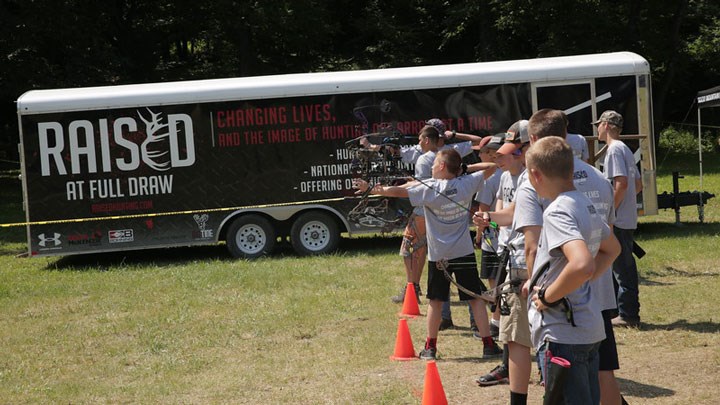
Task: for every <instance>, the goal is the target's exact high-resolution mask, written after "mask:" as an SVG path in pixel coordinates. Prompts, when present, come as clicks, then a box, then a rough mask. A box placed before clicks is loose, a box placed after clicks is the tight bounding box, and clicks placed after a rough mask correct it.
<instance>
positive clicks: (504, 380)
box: [475, 364, 510, 387]
mask: <svg viewBox="0 0 720 405" xmlns="http://www.w3.org/2000/svg"><path fill="white" fill-rule="evenodd" d="M508 376H509V372H508V369H507V368H506V367H505V365H503V364H501V365H499V366H497V367H495V368H494V369H492V371H490V372H489V373H487V374H485V375H483V376H480V377H478V378H477V379H476V380H475V382H477V383H478V385H479V386H481V387H489V386H491V385H498V384H508V383H509V382H510V380H509V379H508Z"/></svg>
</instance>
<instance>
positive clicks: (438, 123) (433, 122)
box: [425, 118, 445, 138]
mask: <svg viewBox="0 0 720 405" xmlns="http://www.w3.org/2000/svg"><path fill="white" fill-rule="evenodd" d="M425 125H430V126H433V127H435V129H437V131H438V133H439V134H440V138H444V137H445V123H444V122H442V120H441V119H440V118H431V119H429V120H427V121H425Z"/></svg>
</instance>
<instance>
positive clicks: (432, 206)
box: [408, 171, 484, 262]
mask: <svg viewBox="0 0 720 405" xmlns="http://www.w3.org/2000/svg"><path fill="white" fill-rule="evenodd" d="M483 181H484V177H483V172H481V171H480V172H475V173H471V174H468V175H466V176H460V177H456V178H454V179H450V180H441V179H428V180H425V181H424V183H425V184H417V185H414V186H411V187H409V188H408V197H409V198H410V203H411V204H412V205H414V206H424V207H425V227H426V229H427V244H428V260H430V261H433V262H436V261H438V260H441V259H455V258H458V257H463V256H467V255H469V254H472V253H473V242H472V238H471V237H470V226H469V224H468V209H470V204H471V202H472V199H473V196H474V195H475V193H476V192H477V191H478V188H479V187H480V185H481V184H482V182H483Z"/></svg>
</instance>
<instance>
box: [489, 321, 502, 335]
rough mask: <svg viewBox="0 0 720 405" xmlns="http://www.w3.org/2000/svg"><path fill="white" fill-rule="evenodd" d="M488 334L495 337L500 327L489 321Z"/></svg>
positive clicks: (498, 333)
mask: <svg viewBox="0 0 720 405" xmlns="http://www.w3.org/2000/svg"><path fill="white" fill-rule="evenodd" d="M490 336H492V337H494V338H496V339H497V337H498V336H500V327H499V326H498V325H495V324H494V323H492V322H490Z"/></svg>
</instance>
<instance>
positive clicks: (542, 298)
mask: <svg viewBox="0 0 720 405" xmlns="http://www.w3.org/2000/svg"><path fill="white" fill-rule="evenodd" d="M545 290H547V286H543V287H542V288H541V289H540V291H538V299H539V300H540V302H542V303H543V305H545V306H546V307H548V308H549V307H555V306H558V305H560V303H561V302H562V298H560V299H559V300H557V301H555V302H547V301H545Z"/></svg>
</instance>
